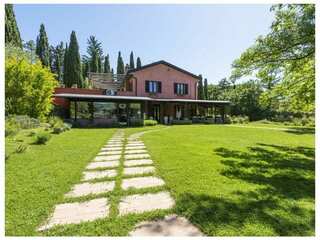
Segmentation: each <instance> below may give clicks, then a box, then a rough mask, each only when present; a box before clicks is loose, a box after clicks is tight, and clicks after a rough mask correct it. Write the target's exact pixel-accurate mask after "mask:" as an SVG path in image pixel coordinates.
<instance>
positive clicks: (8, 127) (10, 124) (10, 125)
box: [5, 118, 20, 137]
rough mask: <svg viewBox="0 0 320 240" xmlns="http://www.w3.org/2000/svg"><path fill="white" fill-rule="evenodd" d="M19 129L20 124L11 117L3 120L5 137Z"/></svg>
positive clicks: (12, 134) (14, 133)
mask: <svg viewBox="0 0 320 240" xmlns="http://www.w3.org/2000/svg"><path fill="white" fill-rule="evenodd" d="M19 131H20V126H19V125H18V124H17V123H16V122H15V121H13V119H10V118H9V119H7V118H6V120H5V137H9V136H14V135H16V134H17V133H18V132H19Z"/></svg>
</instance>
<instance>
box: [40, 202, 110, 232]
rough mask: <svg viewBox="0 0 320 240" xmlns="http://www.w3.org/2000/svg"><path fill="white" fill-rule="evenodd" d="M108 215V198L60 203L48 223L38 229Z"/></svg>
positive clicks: (41, 229) (91, 219)
mask: <svg viewBox="0 0 320 240" xmlns="http://www.w3.org/2000/svg"><path fill="white" fill-rule="evenodd" d="M108 215H109V205H108V200H107V199H106V198H97V199H93V200H90V201H86V202H81V203H64V204H58V205H56V207H55V209H54V212H53V215H52V217H51V218H50V219H49V221H48V223H47V224H45V225H43V226H41V227H39V228H38V231H43V230H47V229H49V228H51V227H53V226H55V225H61V224H71V223H74V224H78V223H81V222H85V221H94V220H96V219H99V218H105V217H107V216H108Z"/></svg>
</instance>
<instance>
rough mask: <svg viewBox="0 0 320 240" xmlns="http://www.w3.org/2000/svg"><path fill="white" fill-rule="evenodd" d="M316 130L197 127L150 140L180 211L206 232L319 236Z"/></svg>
mask: <svg viewBox="0 0 320 240" xmlns="http://www.w3.org/2000/svg"><path fill="white" fill-rule="evenodd" d="M248 126H249V125H248ZM283 127H286V126H283ZM312 132H314V130H313V131H310V129H306V130H305V131H304V130H303V129H302V128H301V129H298V131H294V129H292V130H290V131H285V130H271V129H262V128H261V129H260V128H259V129H257V128H241V127H236V126H231V125H229V126H217V125H215V126H212V125H211V126H209V125H192V126H173V127H171V128H170V129H169V130H162V131H157V132H153V133H150V134H146V135H144V136H143V139H144V141H145V143H146V146H147V147H148V150H149V152H150V154H151V156H152V157H153V160H154V162H155V164H156V168H157V169H158V171H159V174H160V176H162V177H163V178H164V180H165V181H166V183H167V185H168V187H169V189H170V191H171V193H172V195H173V196H174V197H175V199H176V201H177V208H176V212H178V213H179V214H182V215H184V216H186V217H187V218H189V219H190V220H191V221H192V222H193V223H194V224H196V225H197V226H198V227H200V229H201V230H202V231H203V232H204V233H205V234H207V235H210V236H240V235H241V236H252V235H264V236H266V235H268V236H271V235H275V236H280V235H281V236H297V235H299V236H306V235H308V236H310V235H314V234H315V226H314V224H315V220H314V218H315V212H314V211H315V206H314V197H315V162H314V153H315V149H314V146H315V145H314V134H313V133H312Z"/></svg>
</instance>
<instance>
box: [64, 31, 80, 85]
mask: <svg viewBox="0 0 320 240" xmlns="http://www.w3.org/2000/svg"><path fill="white" fill-rule="evenodd" d="M64 67H65V68H64V78H63V80H64V84H65V86H66V87H72V85H74V84H75V85H77V87H79V88H82V87H83V78H82V73H81V70H82V69H81V59H80V53H79V45H78V41H77V37H76V33H75V31H72V32H71V35H70V43H69V47H68V48H66V52H65V60H64Z"/></svg>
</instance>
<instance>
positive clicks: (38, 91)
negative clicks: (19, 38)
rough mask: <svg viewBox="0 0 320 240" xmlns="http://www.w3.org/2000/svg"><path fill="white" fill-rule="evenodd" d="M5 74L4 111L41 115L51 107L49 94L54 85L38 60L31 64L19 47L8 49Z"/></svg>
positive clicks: (48, 72) (41, 117)
mask: <svg viewBox="0 0 320 240" xmlns="http://www.w3.org/2000/svg"><path fill="white" fill-rule="evenodd" d="M13 53H14V54H13ZM17 53H18V54H17ZM5 75H6V81H5V85H6V86H5V105H6V109H5V110H6V114H19V115H28V116H30V117H34V118H40V119H43V118H45V117H46V116H47V115H48V113H49V112H50V110H51V109H52V93H53V91H54V88H55V87H56V86H57V81H56V80H55V79H54V75H53V74H52V73H51V72H50V70H49V69H48V68H47V67H43V66H42V64H41V62H40V61H37V62H36V63H32V62H31V61H30V59H29V58H28V57H26V54H25V53H24V52H23V51H22V50H21V49H20V51H17V50H13V51H12V50H8V51H6V61H5Z"/></svg>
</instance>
